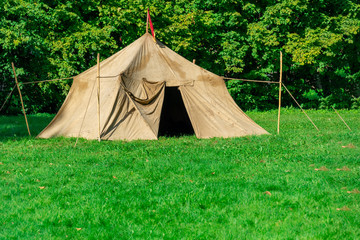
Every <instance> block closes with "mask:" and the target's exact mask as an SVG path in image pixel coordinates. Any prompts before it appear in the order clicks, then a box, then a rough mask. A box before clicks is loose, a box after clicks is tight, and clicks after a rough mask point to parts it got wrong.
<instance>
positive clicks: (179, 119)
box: [158, 87, 194, 137]
mask: <svg viewBox="0 0 360 240" xmlns="http://www.w3.org/2000/svg"><path fill="white" fill-rule="evenodd" d="M192 134H194V129H193V127H192V125H191V122H190V118H189V115H188V113H187V111H186V108H185V105H184V102H183V100H182V97H181V93H180V90H179V89H178V88H177V87H166V88H165V96H164V103H163V107H162V111H161V117H160V126H159V134H158V135H159V136H170V137H173V136H177V137H178V136H182V135H192Z"/></svg>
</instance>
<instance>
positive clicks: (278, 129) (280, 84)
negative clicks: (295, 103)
mask: <svg viewBox="0 0 360 240" xmlns="http://www.w3.org/2000/svg"><path fill="white" fill-rule="evenodd" d="M281 86H282V52H281V51H280V81H279V111H278V124H277V133H278V134H280V109H281Z"/></svg>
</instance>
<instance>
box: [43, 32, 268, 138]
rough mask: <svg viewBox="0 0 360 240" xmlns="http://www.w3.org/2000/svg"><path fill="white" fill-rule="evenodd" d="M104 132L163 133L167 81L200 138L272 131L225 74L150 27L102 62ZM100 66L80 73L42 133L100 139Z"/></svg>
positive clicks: (141, 135) (139, 135) (127, 134)
mask: <svg viewBox="0 0 360 240" xmlns="http://www.w3.org/2000/svg"><path fill="white" fill-rule="evenodd" d="M100 76H101V78H100V136H101V139H107V140H117V139H123V140H136V139H157V138H158V132H159V124H160V116H161V110H162V106H163V101H164V94H165V87H178V88H179V90H180V92H181V96H182V98H183V101H184V104H185V108H186V110H187V113H188V115H189V118H190V121H191V124H192V126H193V129H194V132H195V134H196V136H197V137H198V138H211V137H238V136H245V135H258V134H267V132H266V130H264V129H263V128H261V127H260V126H259V125H257V124H256V123H255V122H254V121H252V120H251V119H250V118H249V117H248V116H247V115H246V114H245V113H244V112H243V111H242V110H241V109H240V108H239V107H238V106H237V105H236V103H235V102H234V101H233V99H232V98H231V96H230V95H229V93H228V91H227V89H226V86H225V83H224V80H223V79H222V78H221V77H219V76H217V75H215V74H213V73H211V72H209V71H207V70H205V69H203V68H201V67H199V66H197V65H195V64H193V63H192V62H190V61H188V60H186V59H185V58H183V57H181V56H180V55H178V54H177V53H175V52H173V51H172V50H171V49H169V48H167V47H166V46H165V45H163V44H162V43H161V42H159V41H156V42H154V40H153V37H152V36H151V35H150V34H148V33H146V34H145V35H143V36H142V37H140V38H139V39H138V40H136V41H135V42H133V43H132V44H130V45H129V46H127V47H126V48H124V49H123V50H121V51H119V52H118V53H116V54H114V55H113V56H111V57H109V58H108V59H106V60H104V61H102V62H101V64H100ZM96 81H97V66H94V67H92V68H90V69H88V70H87V71H85V72H83V73H81V74H79V75H78V76H76V77H75V78H74V81H73V85H72V87H71V89H70V91H69V94H68V96H67V97H66V99H65V101H64V103H63V105H62V107H61V108H60V110H59V112H58V113H57V115H56V116H55V118H54V119H53V120H52V122H51V123H50V124H49V125H48V126H47V127H46V128H45V129H44V130H43V131H42V132H41V133H40V134H39V136H38V137H40V138H49V137H55V136H68V137H83V138H87V139H97V138H98V135H99V133H98V132H99V131H98V120H97V114H98V110H97V84H96Z"/></svg>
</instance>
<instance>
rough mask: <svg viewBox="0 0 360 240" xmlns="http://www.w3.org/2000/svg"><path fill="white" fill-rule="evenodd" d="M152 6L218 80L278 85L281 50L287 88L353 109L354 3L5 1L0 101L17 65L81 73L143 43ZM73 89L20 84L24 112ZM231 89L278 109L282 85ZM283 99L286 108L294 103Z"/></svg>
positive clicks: (56, 74)
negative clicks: (140, 39)
mask: <svg viewBox="0 0 360 240" xmlns="http://www.w3.org/2000/svg"><path fill="white" fill-rule="evenodd" d="M147 7H149V8H150V12H151V14H152V20H153V22H154V26H155V32H156V36H157V38H158V39H159V40H161V41H162V42H164V43H165V44H166V45H168V46H169V47H170V48H172V49H173V50H175V51H177V52H178V53H179V54H181V55H183V56H184V57H186V58H187V59H189V60H190V61H192V60H193V59H196V63H197V64H198V65H200V66H202V67H203V68H205V69H208V70H210V71H212V72H214V73H216V74H219V75H222V76H226V77H235V78H236V77H238V78H248V79H262V80H273V81H277V80H278V78H279V52H280V51H282V52H283V55H284V59H283V61H284V69H283V70H284V82H285V84H286V85H287V86H288V87H289V88H292V90H293V93H294V95H295V96H297V97H298V98H299V99H298V100H299V101H300V102H307V101H308V100H309V99H308V98H307V96H308V95H307V93H308V92H309V91H316V93H317V94H318V95H319V98H323V99H324V100H323V101H322V102H323V105H324V104H325V103H326V102H327V100H325V99H326V98H327V97H329V96H330V95H332V97H329V98H333V99H334V100H336V99H342V100H343V101H344V102H343V103H339V100H338V102H337V103H336V104H338V105H339V106H341V107H342V108H350V107H351V99H352V98H354V97H355V98H356V97H359V96H360V84H359V82H360V81H359V80H360V65H359V61H360V59H359V56H360V54H359V49H360V37H359V32H360V4H359V3H358V2H357V1H355V0H345V1H340V0H335V1H324V0H321V1H315V2H314V1H311V0H284V1H273V0H272V1H263V0H261V1H248V0H241V1H235V0H226V1H225V0H221V1H214V0H195V1H185V0H177V1H167V0H156V1H148V0H135V1H125V0H116V1H115V0H106V1H100V0H79V1H58V0H56V1H49V0H9V1H2V2H1V3H0V79H1V80H0V81H1V88H0V90H1V91H0V99H4V98H5V96H6V94H7V93H8V91H10V88H11V87H12V86H13V76H12V71H11V67H10V66H11V65H10V63H11V62H14V63H15V66H16V68H17V74H18V76H19V80H20V81H22V82H25V81H36V80H44V79H52V78H60V77H70V76H74V75H76V74H79V73H80V72H82V71H84V70H86V69H87V68H89V67H91V66H92V65H94V64H95V58H96V54H97V53H98V52H99V53H100V54H101V58H102V59H105V58H107V57H109V56H111V55H112V54H114V53H115V52H116V51H118V50H120V49H122V48H123V47H124V46H126V45H128V44H130V43H131V42H133V41H134V40H135V39H137V38H138V37H140V36H141V35H142V34H143V33H144V32H145V21H146V9H147ZM70 85H71V81H63V82H56V83H44V84H34V85H32V86H31V85H27V86H24V87H23V88H22V91H24V98H25V106H26V109H27V111H28V112H56V111H57V109H58V108H59V106H60V104H61V102H62V100H63V99H64V97H65V96H66V93H67V91H68V90H69V87H70ZM228 87H229V91H230V93H231V94H232V96H233V97H234V98H235V99H236V101H237V103H238V104H239V105H240V106H241V107H242V108H244V109H269V108H274V107H275V106H276V102H275V99H276V97H277V96H276V95H277V91H278V90H277V89H276V87H277V86H276V85H270V86H266V85H265V86H260V85H258V84H248V83H245V84H243V83H241V82H231V83H229V84H228ZM15 94H17V93H15ZM247 94H249V95H247ZM284 97H285V99H284V101H283V103H284V104H285V105H292V100H291V99H290V98H289V97H288V96H287V95H286V94H285V95H284ZM11 99H12V100H11V101H12V104H8V105H7V106H6V107H7V110H6V112H8V113H18V112H19V106H18V105H16V101H17V100H16V97H13V98H11ZM320 104H321V101H316V102H315V103H311V104H310V103H309V104H304V105H309V107H315V108H318V107H322V106H323V105H320ZM326 104H327V103H326ZM326 104H325V105H326ZM331 104H335V103H331Z"/></svg>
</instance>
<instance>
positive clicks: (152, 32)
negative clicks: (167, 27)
mask: <svg viewBox="0 0 360 240" xmlns="http://www.w3.org/2000/svg"><path fill="white" fill-rule="evenodd" d="M147 14H148V19H149V23H150V29H151V35H152V36H153V38H154V41H155V32H154V26H153V24H152V21H151V17H150V11H149V8H148V11H147Z"/></svg>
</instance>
